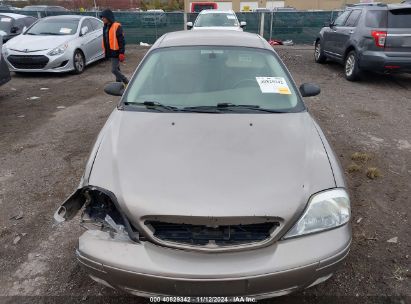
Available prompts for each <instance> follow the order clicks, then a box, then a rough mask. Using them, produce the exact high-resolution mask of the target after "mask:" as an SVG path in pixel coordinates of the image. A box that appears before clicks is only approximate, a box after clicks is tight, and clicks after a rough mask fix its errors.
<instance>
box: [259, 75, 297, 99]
mask: <svg viewBox="0 0 411 304" xmlns="http://www.w3.org/2000/svg"><path fill="white" fill-rule="evenodd" d="M256 80H257V82H258V85H259V86H260V90H261V92H262V93H276V94H286V95H291V91H290V88H289V87H288V84H287V82H286V81H285V79H284V78H283V77H256Z"/></svg>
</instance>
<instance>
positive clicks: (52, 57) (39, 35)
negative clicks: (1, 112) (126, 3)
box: [3, 15, 104, 74]
mask: <svg viewBox="0 0 411 304" xmlns="http://www.w3.org/2000/svg"><path fill="white" fill-rule="evenodd" d="M102 36H103V23H102V22H101V21H100V20H99V19H97V18H94V17H88V16H87V17H83V16H75V15H65V16H54V17H47V18H44V19H41V20H39V21H37V22H36V23H35V24H33V25H32V26H31V27H30V28H28V29H27V30H26V31H25V32H24V33H23V34H21V35H19V36H17V37H16V38H14V39H12V40H10V41H9V42H7V43H6V44H5V45H4V47H3V55H4V58H5V60H6V62H7V64H8V66H9V68H10V70H11V71H15V72H69V71H73V72H75V73H78V74H79V73H82V72H83V71H84V68H85V67H86V65H88V64H90V63H92V62H94V61H97V60H99V59H102V58H103V57H104V51H103V48H102V42H101V41H102Z"/></svg>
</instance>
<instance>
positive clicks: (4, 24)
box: [0, 16, 13, 33]
mask: <svg viewBox="0 0 411 304" xmlns="http://www.w3.org/2000/svg"><path fill="white" fill-rule="evenodd" d="M12 22H13V19H11V18H10V17H7V16H0V31H3V32H6V33H10V29H11V23H12Z"/></svg>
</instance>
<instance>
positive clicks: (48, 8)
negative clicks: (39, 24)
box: [23, 5, 68, 12]
mask: <svg viewBox="0 0 411 304" xmlns="http://www.w3.org/2000/svg"><path fill="white" fill-rule="evenodd" d="M23 11H30V12H67V11H68V10H67V9H66V8H64V7H62V6H57V5H27V6H25V7H23Z"/></svg>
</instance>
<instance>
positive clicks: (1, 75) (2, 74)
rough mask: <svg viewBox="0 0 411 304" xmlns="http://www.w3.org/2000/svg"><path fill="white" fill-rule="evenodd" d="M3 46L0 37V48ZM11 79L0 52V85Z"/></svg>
mask: <svg viewBox="0 0 411 304" xmlns="http://www.w3.org/2000/svg"><path fill="white" fill-rule="evenodd" d="M2 48H3V41H2V40H1V39H0V49H2ZM10 80H11V77H10V71H9V67H8V66H7V63H6V62H5V61H4V58H3V56H2V54H0V85H3V84H5V83H7V82H9V81H10Z"/></svg>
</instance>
